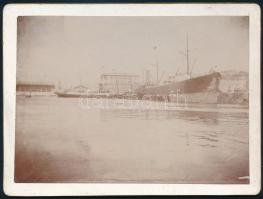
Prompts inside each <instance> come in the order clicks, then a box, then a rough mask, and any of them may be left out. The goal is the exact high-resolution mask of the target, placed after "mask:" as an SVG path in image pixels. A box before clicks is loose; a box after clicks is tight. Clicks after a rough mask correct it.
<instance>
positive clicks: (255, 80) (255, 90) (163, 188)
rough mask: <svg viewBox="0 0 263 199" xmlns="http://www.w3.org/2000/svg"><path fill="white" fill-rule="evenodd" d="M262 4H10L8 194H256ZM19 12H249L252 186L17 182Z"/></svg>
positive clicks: (6, 17) (6, 47)
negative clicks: (16, 136) (15, 179)
mask: <svg viewBox="0 0 263 199" xmlns="http://www.w3.org/2000/svg"><path fill="white" fill-rule="evenodd" d="M260 12H261V11H260V7H259V6H258V5H257V4H8V5H6V6H5V7H4V10H3V74H4V81H3V88H4V192H5V193H6V194H7V195H11V196H74V195H78V196H84V195H85V196H91V195H93V196H95V195H256V194H258V193H259V191H260V188H261V170H260V168H261V160H260V155H261V154H260V151H261V143H260V139H261V135H260V132H261V120H260V117H261V114H260V110H261V104H260ZM18 16H249V176H250V183H249V184H242V185H237V184H136V183H133V184H130V183H129V184H124V183H123V184H116V183H112V184H111V183H15V182H14V154H15V153H14V151H15V150H14V149H15V110H16V57H17V56H16V54H17V51H16V49H17V42H16V41H17V17H18Z"/></svg>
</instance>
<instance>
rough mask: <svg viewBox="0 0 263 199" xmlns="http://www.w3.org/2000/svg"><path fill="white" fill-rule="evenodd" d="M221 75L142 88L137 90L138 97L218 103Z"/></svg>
mask: <svg viewBox="0 0 263 199" xmlns="http://www.w3.org/2000/svg"><path fill="white" fill-rule="evenodd" d="M220 78H221V74H220V73H218V72H213V73H211V74H208V75H203V76H199V77H195V78H191V79H187V80H183V81H180V82H175V83H171V84H167V85H160V86H151V87H147V86H142V87H139V88H138V89H137V90H136V93H137V96H138V97H139V98H141V99H142V98H143V97H145V96H159V97H163V98H165V97H167V98H169V99H171V98H172V97H173V99H175V100H176V101H184V102H185V101H186V102H191V103H217V101H218V96H219V94H220V91H219V89H218V87H219V81H220Z"/></svg>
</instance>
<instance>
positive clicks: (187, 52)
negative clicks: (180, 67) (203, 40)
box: [186, 34, 190, 75]
mask: <svg viewBox="0 0 263 199" xmlns="http://www.w3.org/2000/svg"><path fill="white" fill-rule="evenodd" d="M186 64H187V75H189V74H190V71H189V48H188V34H187V35H186Z"/></svg>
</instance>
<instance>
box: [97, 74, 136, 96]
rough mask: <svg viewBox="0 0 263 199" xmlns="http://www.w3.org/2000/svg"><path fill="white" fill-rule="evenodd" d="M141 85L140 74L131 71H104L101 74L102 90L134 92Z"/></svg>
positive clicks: (117, 92) (114, 92)
mask: <svg viewBox="0 0 263 199" xmlns="http://www.w3.org/2000/svg"><path fill="white" fill-rule="evenodd" d="M138 85H139V76H138V75H135V74H130V73H103V74H101V76H100V85H99V90H100V91H108V92H109V93H111V94H123V93H127V92H134V91H135V89H136V88H137V87H138Z"/></svg>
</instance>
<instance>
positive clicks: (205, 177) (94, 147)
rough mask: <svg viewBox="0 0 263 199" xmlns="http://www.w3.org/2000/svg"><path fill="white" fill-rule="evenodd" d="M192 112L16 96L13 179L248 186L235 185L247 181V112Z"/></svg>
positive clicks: (240, 110)
mask: <svg viewBox="0 0 263 199" xmlns="http://www.w3.org/2000/svg"><path fill="white" fill-rule="evenodd" d="M194 108H195V107H189V108H188V109H186V110H145V109H144V110H141V109H140V110H139V109H135V110H131V109H129V110H127V109H85V108H82V107H80V106H78V99H63V98H34V97H33V98H30V99H25V98H18V101H17V121H16V146H17V149H16V166H17V168H16V179H17V181H26V182H30V181H39V182H56V181H73V182H76V181H77V182H94V181H96V182H97V181H99V182H148V183H152V182H159V183H247V182H248V181H247V180H239V177H243V176H249V173H248V170H249V167H248V111H247V109H243V108H240V109H239V108H231V107H228V108H222V107H221V108H217V107H213V108H212V109H211V107H201V108H200V107H199V109H194ZM33 151H37V155H32V154H33ZM41 154H42V155H41ZM27 155H28V157H27ZM22 157H27V159H26V158H24V159H26V161H24V160H23V158H22ZM39 159H41V161H40V160H39ZM23 162H24V165H23V164H22V163H23ZM25 162H26V163H25ZM28 162H29V163H30V162H31V163H30V164H29V163H28ZM47 162H48V164H47ZM43 165H46V166H43ZM33 167H34V168H37V169H33ZM45 167H47V168H49V167H50V168H52V172H50V173H48V172H47V171H46V168H45ZM30 168H31V170H30V172H31V174H30V175H29V174H28V175H26V174H23V175H22V174H21V173H26V172H28V169H30ZM55 171H57V173H56V174H54V172H55Z"/></svg>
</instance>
